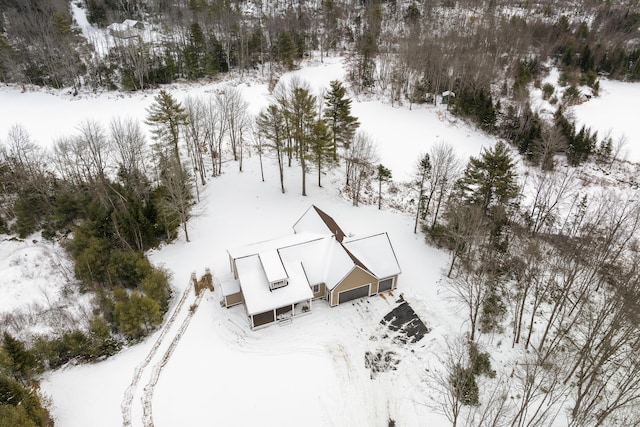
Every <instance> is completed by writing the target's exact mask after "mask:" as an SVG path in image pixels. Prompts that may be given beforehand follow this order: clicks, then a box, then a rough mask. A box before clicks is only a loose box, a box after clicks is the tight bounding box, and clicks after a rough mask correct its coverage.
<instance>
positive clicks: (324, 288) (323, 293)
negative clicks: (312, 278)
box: [311, 283, 327, 299]
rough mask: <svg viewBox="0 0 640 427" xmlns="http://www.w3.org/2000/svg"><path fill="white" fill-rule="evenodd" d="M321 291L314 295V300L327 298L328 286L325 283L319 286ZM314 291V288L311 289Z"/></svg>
mask: <svg viewBox="0 0 640 427" xmlns="http://www.w3.org/2000/svg"><path fill="white" fill-rule="evenodd" d="M318 287H319V288H320V289H319V291H318V292H316V293H314V294H313V299H318V298H325V297H326V296H327V285H325V284H324V283H320V285H319V286H318ZM311 289H312V290H313V288H311Z"/></svg>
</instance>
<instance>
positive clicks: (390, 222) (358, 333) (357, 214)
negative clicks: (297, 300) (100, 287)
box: [42, 157, 461, 426]
mask: <svg viewBox="0 0 640 427" xmlns="http://www.w3.org/2000/svg"><path fill="white" fill-rule="evenodd" d="M230 166H235V165H230ZM267 172H268V173H267V181H266V182H261V181H260V179H259V163H258V162H257V158H256V157H253V158H252V159H251V161H250V162H248V163H246V164H245V171H244V172H242V173H239V172H237V171H236V170H235V168H233V167H230V168H229V169H228V170H227V171H226V173H225V174H224V175H223V176H222V177H220V178H219V179H216V180H214V181H212V182H211V183H210V184H208V186H207V189H206V191H205V193H204V200H203V202H202V203H201V204H200V205H199V206H198V216H197V217H196V218H195V219H193V220H192V221H191V223H190V235H192V236H193V237H192V241H191V242H190V243H186V242H184V240H182V239H181V240H179V241H178V242H177V243H175V244H172V245H168V246H166V247H164V248H162V249H160V250H157V251H154V252H153V253H152V254H151V259H152V261H153V262H154V263H156V264H163V265H165V266H166V267H168V268H169V269H170V270H171V271H172V272H173V274H174V283H173V284H174V286H175V288H176V294H177V295H179V294H180V293H181V291H182V289H183V288H184V287H185V286H187V284H188V278H189V275H190V273H191V272H192V271H195V272H197V273H198V274H202V273H204V269H205V268H206V267H209V268H211V270H212V272H213V275H214V277H215V278H216V279H217V280H224V279H226V278H228V277H229V275H230V274H231V273H230V272H229V267H228V258H227V254H226V248H229V247H234V246H238V245H239V244H244V243H251V242H254V241H259V240H264V239H268V238H272V237H278V236H281V235H283V234H290V233H292V232H293V230H292V228H291V227H292V225H293V223H294V222H295V221H296V220H297V218H298V217H299V216H301V215H302V213H304V211H305V210H306V208H307V207H308V206H309V204H310V203H314V204H316V205H318V206H319V207H321V208H322V209H324V210H325V211H326V212H327V213H329V214H331V215H332V216H333V217H334V218H335V219H336V220H337V221H339V223H340V225H341V226H342V227H343V228H344V229H345V231H347V232H349V233H354V234H363V233H368V232H376V231H387V232H388V233H389V236H390V238H391V240H392V242H393V244H394V248H395V250H396V254H397V257H398V259H399V261H400V263H401V267H402V269H403V273H402V275H401V276H400V280H399V289H398V291H397V292H396V293H395V295H394V296H393V297H390V296H387V297H381V296H376V297H373V298H369V299H365V300H360V301H358V302H356V303H355V304H353V305H352V304H346V305H344V306H340V307H337V308H329V307H328V305H327V303H326V302H324V301H317V302H315V303H314V307H313V312H312V314H311V315H308V316H302V317H299V318H295V319H294V320H293V322H292V323H290V324H287V325H285V326H271V327H268V328H266V329H263V330H258V331H251V330H250V329H249V325H248V323H247V320H246V317H245V315H244V311H243V308H242V307H241V306H236V307H233V308H231V309H224V308H221V307H220V304H219V301H220V299H221V294H220V289H219V288H216V290H215V292H214V293H213V294H210V293H208V294H207V295H206V296H205V299H204V301H203V302H202V303H201V304H200V307H199V309H198V311H197V312H196V314H195V315H194V317H193V320H192V322H191V324H190V326H189V328H188V329H187V331H186V333H185V334H184V336H183V337H182V339H181V341H180V344H179V345H178V346H177V348H176V350H175V352H174V354H173V356H172V357H171V359H170V361H169V363H168V364H167V365H166V366H165V368H164V369H163V371H162V374H161V375H160V377H159V382H158V384H157V386H156V390H155V393H154V396H155V397H154V400H153V419H154V423H155V425H157V426H163V425H164V426H172V425H201V424H207V423H209V422H215V424H220V425H254V424H258V423H266V424H269V425H271V424H278V425H299V424H300V423H304V424H305V425H314V426H315V425H317V426H321V425H362V426H364V425H367V426H375V425H380V426H382V425H387V422H388V419H389V418H391V419H394V420H396V421H397V422H398V423H399V424H400V425H419V424H420V423H421V422H424V421H425V420H433V422H434V423H436V424H432V425H437V423H438V421H437V420H439V418H438V416H436V415H434V414H433V413H432V411H431V410H429V408H427V407H426V406H424V404H425V403H426V402H425V399H426V396H427V394H425V393H424V391H423V390H422V388H423V380H424V375H423V373H424V372H425V369H426V368H427V367H428V365H429V360H430V359H431V357H432V356H433V352H434V346H433V341H434V340H439V339H441V338H442V336H444V335H451V334H452V333H459V332H461V331H460V330H459V328H461V326H460V325H461V319H460V318H459V317H457V315H456V314H455V313H454V312H453V311H452V310H451V309H450V308H449V307H448V304H443V302H442V297H441V296H440V295H439V293H440V292H441V289H440V286H439V284H438V281H439V278H440V276H441V271H442V269H443V268H444V267H445V266H446V264H447V261H448V257H447V255H446V254H444V253H443V252H440V251H437V250H435V249H433V248H431V247H429V246H428V245H426V244H425V243H424V241H423V237H422V236H421V235H414V234H413V232H412V227H413V223H412V218H411V217H409V216H407V215H404V214H399V213H394V212H387V211H378V210H377V209H375V208H374V207H359V208H355V207H353V206H351V205H350V203H349V202H347V201H345V200H341V199H340V198H339V197H337V194H336V190H335V186H334V185H335V183H334V185H325V187H324V188H318V187H315V186H311V187H310V188H309V189H308V192H309V196H308V197H302V196H300V195H299V191H298V190H299V187H298V180H299V170H297V169H293V170H291V171H288V176H287V181H288V188H289V191H288V192H287V193H286V194H285V195H282V194H280V192H279V187H278V181H277V169H276V167H275V165H273V164H269V165H267ZM400 293H403V294H404V297H405V299H406V300H407V301H409V302H410V304H411V305H412V307H413V308H414V309H415V310H416V312H417V313H418V314H419V315H420V317H421V318H422V319H423V320H424V322H425V323H426V324H427V325H428V326H429V327H430V328H432V329H433V330H432V332H431V333H429V334H428V335H427V336H426V337H425V338H424V339H423V340H422V341H420V342H418V343H416V344H408V345H407V347H406V349H405V350H404V351H402V349H399V350H398V349H397V348H396V351H399V352H400V354H401V355H402V361H401V362H400V364H399V365H398V370H397V371H392V372H389V373H383V374H381V375H379V376H378V377H377V378H376V379H374V380H372V379H370V371H369V370H368V369H366V368H365V365H364V355H365V352H366V351H376V350H378V349H381V348H385V347H391V343H390V342H389V343H385V342H384V340H381V341H372V340H370V337H371V336H378V335H381V334H380V333H379V331H380V330H381V328H383V326H382V325H380V323H379V322H380V320H382V317H384V315H385V314H386V313H387V312H389V311H390V310H391V309H392V308H393V307H394V306H395V305H396V303H395V299H397V298H398V297H399V295H400ZM457 328H458V329H457ZM157 335H159V333H156V334H155V335H154V336H151V337H150V338H149V339H147V340H146V341H145V342H144V343H142V344H140V345H137V346H134V347H132V348H129V349H127V350H125V351H123V352H122V353H120V354H118V355H117V356H115V357H112V358H111V359H109V360H107V361H105V362H102V363H98V364H93V365H89V366H78V367H71V368H66V369H62V370H60V371H57V372H55V373H52V374H51V375H50V376H49V377H48V378H47V379H46V381H43V383H42V388H43V390H44V391H45V392H46V393H49V394H50V395H51V396H52V398H53V403H54V409H53V413H54V416H55V417H56V420H57V424H58V425H61V426H84V425H94V426H101V425H104V426H112V425H118V424H119V423H121V411H120V404H121V402H122V400H123V396H124V391H125V390H126V388H127V386H128V384H129V383H130V382H131V379H132V377H133V373H134V369H135V368H136V366H137V365H138V364H139V363H141V362H142V361H143V360H144V358H145V356H146V355H147V354H148V352H149V349H150V347H151V345H152V343H153V342H154V341H155V340H156V338H157ZM394 347H395V346H394ZM412 350H413V351H412ZM148 375H150V372H148V373H147V376H144V377H143V378H142V379H141V380H140V382H139V384H140V385H139V388H142V387H143V385H144V384H147V382H148V380H149V378H148ZM136 405H137V406H136ZM141 411H142V410H141V408H140V407H139V404H138V399H134V404H133V411H132V420H133V425H140V422H141V415H142V412H141ZM98 414H99V415H98ZM421 420H422V421H421Z"/></svg>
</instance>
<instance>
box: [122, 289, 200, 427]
mask: <svg viewBox="0 0 640 427" xmlns="http://www.w3.org/2000/svg"><path fill="white" fill-rule="evenodd" d="M192 288H193V284H192V279H189V284H188V285H187V287H186V288H185V290H184V292H183V293H182V296H181V297H180V301H178V304H177V305H176V307H175V308H174V310H173V313H172V314H171V317H170V318H169V320H168V321H167V323H166V324H165V325H164V326H163V328H162V330H161V332H160V335H159V336H158V338H157V339H156V341H155V343H154V344H153V347H151V350H149V353H148V354H147V356H146V357H145V358H144V360H143V361H142V362H141V363H140V364H139V365H138V366H137V367H136V369H135V370H134V372H133V378H132V379H131V383H130V384H129V387H127V389H126V390H125V392H124V399H123V400H122V404H121V405H120V409H121V411H122V426H123V427H131V405H132V403H133V397H134V395H135V393H136V389H137V387H138V383H139V382H140V378H142V375H143V373H144V372H145V370H146V369H147V367H148V366H149V364H150V363H151V361H152V359H153V357H154V356H155V355H156V353H157V352H158V349H159V348H160V346H161V345H162V344H163V342H164V339H165V337H166V336H167V334H168V333H169V331H170V330H171V327H172V326H173V324H174V322H175V321H176V318H177V317H178V315H179V314H180V313H181V312H182V307H183V306H184V304H185V302H186V301H187V299H188V297H189V295H190V294H191V293H192V292H193V291H192ZM202 294H203V292H202V293H201V295H202Z"/></svg>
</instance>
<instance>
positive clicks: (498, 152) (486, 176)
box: [457, 141, 518, 215]
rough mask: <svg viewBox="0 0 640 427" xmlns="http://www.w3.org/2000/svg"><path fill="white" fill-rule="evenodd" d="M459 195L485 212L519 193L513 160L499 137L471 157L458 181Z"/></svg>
mask: <svg viewBox="0 0 640 427" xmlns="http://www.w3.org/2000/svg"><path fill="white" fill-rule="evenodd" d="M457 186H458V190H459V192H460V196H461V199H462V200H463V201H464V202H466V203H469V204H474V205H477V206H480V207H481V208H482V212H483V213H484V214H485V215H487V214H488V212H489V208H490V207H492V206H494V205H502V206H504V205H506V204H507V203H509V201H511V200H512V199H514V198H515V197H516V196H517V194H518V185H517V183H516V171H515V163H514V162H513V159H512V158H511V155H510V154H509V149H508V147H507V145H506V144H505V143H504V142H502V141H499V142H498V143H497V144H496V145H495V146H493V147H492V148H489V149H485V150H483V151H482V153H481V154H480V157H479V158H476V157H471V158H470V159H469V163H468V164H467V167H466V169H465V170H464V174H463V176H462V178H461V179H460V180H459V181H458V184H457Z"/></svg>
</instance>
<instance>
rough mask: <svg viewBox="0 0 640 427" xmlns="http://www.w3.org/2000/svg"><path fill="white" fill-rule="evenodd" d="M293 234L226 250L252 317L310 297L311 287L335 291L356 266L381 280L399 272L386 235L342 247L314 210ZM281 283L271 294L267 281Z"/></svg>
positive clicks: (354, 240) (328, 222) (322, 216)
mask: <svg viewBox="0 0 640 427" xmlns="http://www.w3.org/2000/svg"><path fill="white" fill-rule="evenodd" d="M327 218H328V219H327ZM334 225H335V226H334ZM332 230H335V231H337V232H338V233H334V232H333V231H332ZM294 231H295V232H296V233H295V234H292V235H289V236H284V237H281V238H278V239H272V240H266V241H263V242H258V243H254V244H251V245H247V246H242V247H239V248H235V249H229V250H228V253H229V256H230V257H231V258H232V259H233V260H234V262H235V266H236V272H237V277H238V279H239V281H240V287H241V288H242V293H243V295H244V298H245V302H246V306H247V312H248V313H249V314H250V315H252V314H257V313H262V312H265V311H267V310H272V309H275V308H279V307H282V306H285V305H288V304H295V303H298V302H301V301H304V300H306V299H309V298H311V297H312V293H311V288H310V285H316V284H320V283H324V284H325V285H326V286H327V288H328V289H330V290H331V289H334V288H335V287H336V286H337V285H338V284H340V282H341V281H342V280H343V279H344V278H345V277H346V276H347V275H348V274H349V273H350V272H351V271H352V270H353V269H354V268H356V266H359V267H360V268H362V269H363V270H365V271H368V272H369V273H371V274H373V275H374V276H376V277H378V278H381V279H382V278H385V277H390V276H395V275H397V274H400V266H399V265H398V260H397V259H396V256H395V253H394V252H393V248H392V246H391V241H390V240H389V237H388V236H387V234H386V233H381V234H376V235H373V236H367V237H363V238H352V239H350V240H348V241H346V242H345V243H342V241H341V240H340V239H338V237H337V235H336V234H340V235H341V236H342V237H341V238H344V233H342V230H340V227H339V226H338V225H337V224H335V221H333V219H331V217H329V216H328V215H326V214H325V213H324V212H322V211H320V210H319V209H317V208H316V207H315V206H312V207H311V208H309V209H307V211H306V212H305V214H304V215H303V216H302V217H301V218H300V219H299V220H298V222H296V224H295V225H294ZM283 279H288V284H287V285H286V286H283V287H281V288H277V289H274V290H270V287H269V283H273V282H276V281H279V280H283Z"/></svg>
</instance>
